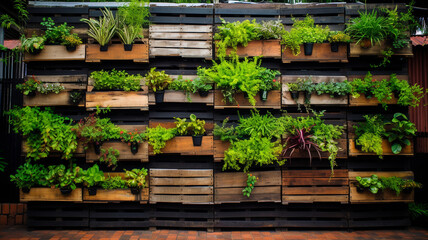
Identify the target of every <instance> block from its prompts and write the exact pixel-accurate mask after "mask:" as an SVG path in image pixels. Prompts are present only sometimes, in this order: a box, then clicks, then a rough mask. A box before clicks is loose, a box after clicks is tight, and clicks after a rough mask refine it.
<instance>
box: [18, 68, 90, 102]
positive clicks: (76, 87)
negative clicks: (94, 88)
mask: <svg viewBox="0 0 428 240" xmlns="http://www.w3.org/2000/svg"><path fill="white" fill-rule="evenodd" d="M28 77H30V76H27V78H28ZM34 77H35V78H36V79H37V80H39V81H41V82H43V83H60V84H61V85H62V86H63V87H64V88H65V89H64V90H62V91H61V92H60V93H58V94H56V93H48V94H42V93H39V92H37V93H36V96H33V97H30V96H26V95H23V105H24V106H32V107H33V106H34V107H38V106H46V107H50V106H78V107H84V106H85V93H84V91H85V90H86V84H87V76H86V75H38V76H34ZM72 91H82V100H81V101H80V102H79V103H78V104H73V103H71V102H70V93H71V92H72Z"/></svg>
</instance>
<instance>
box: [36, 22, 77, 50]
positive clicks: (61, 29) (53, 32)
mask: <svg viewBox="0 0 428 240" xmlns="http://www.w3.org/2000/svg"><path fill="white" fill-rule="evenodd" d="M40 25H41V26H42V27H44V28H46V30H45V35H44V38H45V43H47V44H56V45H59V44H62V43H63V40H64V39H63V37H65V36H70V35H71V30H72V29H73V28H74V27H73V26H67V23H63V24H61V25H59V26H55V22H54V21H53V20H52V18H47V19H46V18H43V21H42V22H41V23H40ZM75 36H77V34H76V35H75Z"/></svg>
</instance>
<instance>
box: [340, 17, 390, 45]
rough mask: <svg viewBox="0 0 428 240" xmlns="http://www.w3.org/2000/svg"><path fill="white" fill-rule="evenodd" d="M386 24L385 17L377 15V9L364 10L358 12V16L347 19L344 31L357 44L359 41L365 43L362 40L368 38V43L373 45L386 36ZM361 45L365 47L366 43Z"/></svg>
mask: <svg viewBox="0 0 428 240" xmlns="http://www.w3.org/2000/svg"><path fill="white" fill-rule="evenodd" d="M386 25H387V20H386V18H385V17H383V16H380V15H378V13H377V11H375V10H373V11H372V12H368V11H364V12H360V16H359V17H357V18H352V19H351V20H350V21H349V23H348V24H347V28H346V30H345V32H346V33H347V34H349V35H350V36H351V38H352V39H353V40H355V41H356V43H357V44H358V43H360V42H361V43H362V44H366V43H365V42H364V41H363V40H368V41H370V45H374V44H375V43H379V42H380V41H382V40H384V39H385V38H386V37H387V36H388V31H387V29H386V27H385V26H386ZM370 45H369V46H370ZM363 46H364V47H365V46H366V45H363Z"/></svg>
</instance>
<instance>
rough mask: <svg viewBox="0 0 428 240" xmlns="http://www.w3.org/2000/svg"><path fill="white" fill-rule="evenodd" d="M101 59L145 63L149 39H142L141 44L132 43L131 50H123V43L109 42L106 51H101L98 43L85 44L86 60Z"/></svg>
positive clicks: (99, 60)
mask: <svg viewBox="0 0 428 240" xmlns="http://www.w3.org/2000/svg"><path fill="white" fill-rule="evenodd" d="M102 60H132V61H134V62H142V63H147V62H149V40H148V39H143V44H134V45H133V46H132V51H125V49H124V47H123V44H111V45H109V47H108V50H107V51H105V52H101V51H100V45H99V44H87V45H86V62H101V61H102Z"/></svg>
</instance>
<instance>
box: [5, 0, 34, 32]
mask: <svg viewBox="0 0 428 240" xmlns="http://www.w3.org/2000/svg"><path fill="white" fill-rule="evenodd" d="M13 3H14V4H13V8H14V9H15V10H16V11H17V12H18V14H17V18H16V20H15V18H13V17H11V16H9V15H8V14H2V15H0V22H1V27H3V28H6V29H9V28H10V27H11V26H14V27H16V28H17V29H18V31H19V32H20V33H23V32H24V28H25V24H26V23H27V20H28V15H29V14H28V10H27V4H28V2H27V1H26V0H14V1H13Z"/></svg>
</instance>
